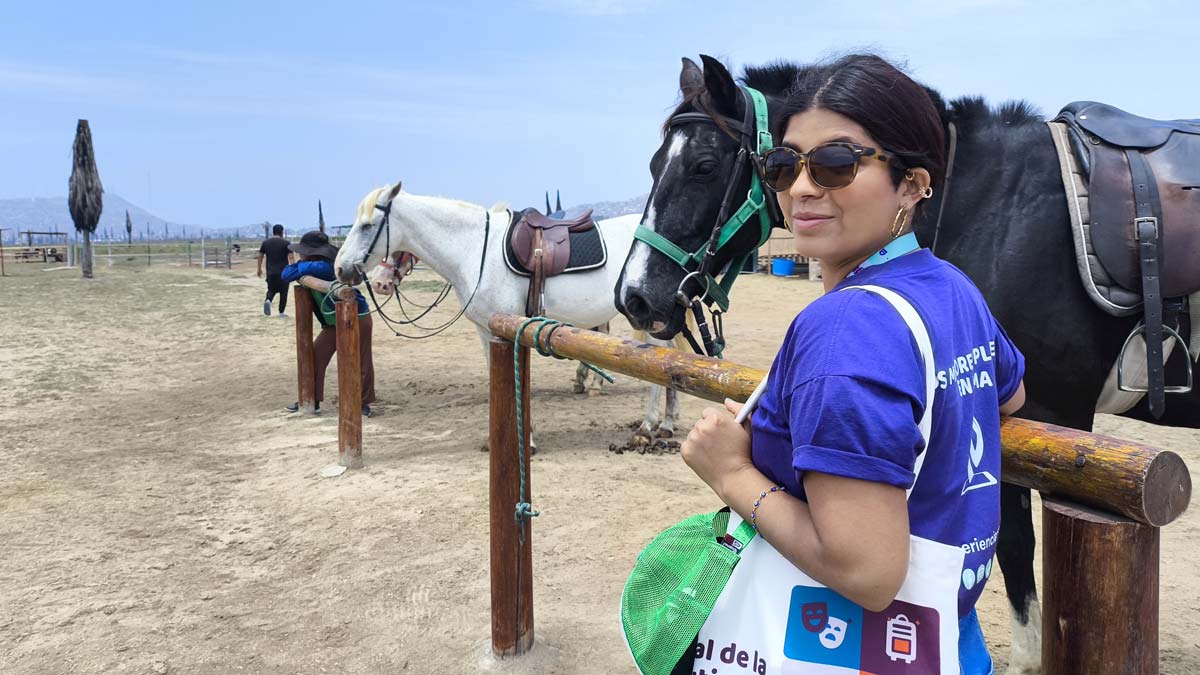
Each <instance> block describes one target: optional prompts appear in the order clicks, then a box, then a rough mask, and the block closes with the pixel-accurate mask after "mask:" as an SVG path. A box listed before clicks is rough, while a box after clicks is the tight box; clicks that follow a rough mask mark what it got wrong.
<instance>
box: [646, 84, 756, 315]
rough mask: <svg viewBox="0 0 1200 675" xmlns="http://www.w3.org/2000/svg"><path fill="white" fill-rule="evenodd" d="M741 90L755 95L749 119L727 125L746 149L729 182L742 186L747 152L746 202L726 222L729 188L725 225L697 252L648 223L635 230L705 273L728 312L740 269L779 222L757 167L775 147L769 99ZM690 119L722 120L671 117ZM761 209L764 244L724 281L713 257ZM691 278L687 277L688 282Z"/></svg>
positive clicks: (692, 272)
mask: <svg viewBox="0 0 1200 675" xmlns="http://www.w3.org/2000/svg"><path fill="white" fill-rule="evenodd" d="M741 91H742V94H743V98H744V99H749V100H748V101H747V105H746V119H745V120H744V121H743V122H742V123H738V122H737V121H736V120H725V124H726V126H729V127H732V128H734V129H736V130H737V131H738V132H739V133H740V135H741V138H742V149H741V151H740V152H739V153H738V161H737V162H736V163H735V165H734V168H733V175H732V176H731V177H730V182H729V184H728V186H727V187H726V190H727V191H732V190H733V189H734V188H735V186H736V183H737V178H738V176H739V175H740V172H741V170H742V164H743V160H742V157H743V156H744V155H745V156H746V160H745V161H748V163H749V164H750V191H749V192H748V193H747V195H746V199H745V201H743V202H742V205H741V206H740V207H739V208H738V209H737V211H735V212H734V213H733V215H732V216H730V217H729V218H728V220H724V222H723V223H721V221H722V220H723V219H724V218H725V214H726V210H727V206H728V193H727V195H726V199H725V200H724V203H723V204H722V209H721V214H720V216H719V217H718V219H717V221H718V223H721V224H720V225H719V228H718V229H716V230H714V232H713V237H712V239H711V240H710V241H709V242H708V243H707V244H705V245H704V246H701V247H700V248H698V249H696V251H694V252H692V253H688V252H687V251H685V250H684V249H682V248H680V247H679V246H678V245H676V244H675V243H674V242H672V241H670V240H669V239H667V238H666V237H664V236H662V235H661V234H659V233H657V232H655V231H654V230H651V229H650V228H648V227H646V226H645V225H639V226H638V228H637V230H635V231H634V233H633V237H634V239H636V240H638V241H641V242H645V243H646V244H647V245H648V246H650V247H651V248H653V249H654V250H656V251H658V252H659V253H662V254H663V255H665V256H667V257H668V258H670V259H671V260H674V261H675V263H676V264H677V265H679V266H680V267H682V268H683V269H684V271H686V272H688V277H691V276H697V277H699V278H700V280H701V281H702V282H703V283H704V288H705V295H707V296H708V297H709V298H711V299H712V301H713V302H715V303H716V305H717V307H718V308H719V309H720V311H722V312H726V311H728V310H729V289H730V288H732V287H733V282H734V280H735V279H737V276H738V274H739V273H740V272H741V270H742V268H743V267H744V266H745V264H746V261H747V260H749V259H750V256H752V255H753V254H754V251H755V250H757V249H758V247H759V246H762V245H763V244H764V243H766V241H767V239H769V238H770V236H771V227H772V224H773V223H772V214H771V209H770V207H769V206H768V204H767V195H766V193H765V192H764V190H763V186H762V181H761V180H760V178H759V171H758V170H757V165H758V158H759V157H761V156H762V155H763V153H765V152H766V151H767V150H770V149H771V148H772V147H773V146H774V142H773V140H772V138H771V132H770V130H769V127H768V121H767V100H766V98H765V97H764V96H763V95H762V93H761V92H759V91H758V90H756V89H752V88H750V87H741ZM689 123H707V124H717V122H716V120H715V119H713V118H712V117H711V116H709V115H707V114H705V113H680V114H678V115H675V116H674V117H672V118H671V119H670V120H669V121H668V126H669V127H673V126H677V125H682V124H689ZM756 214H757V215H758V225H759V237H758V244H757V245H755V247H754V248H753V249H751V250H750V251H747V252H746V253H744V254H742V255H740V256H738V257H737V258H735V259H734V260H733V261H732V262H730V264H729V267H728V269H727V270H726V272H725V276H724V277H723V278H722V279H721V280H720V281H717V280H716V279H715V278H714V277H713V271H712V270H710V269H708V267H709V265H711V264H712V260H713V258H715V257H716V254H717V253H718V252H720V251H721V249H722V248H724V247H725V245H726V244H727V243H729V240H731V239H733V237H734V236H735V235H736V234H737V233H738V232H740V231H741V229H742V228H743V227H745V226H746V225H747V224H749V223H750V221H751V220H752V219H753V218H754V216H755V215H756ZM688 277H685V279H684V282H685V283H686V281H687V278H688ZM682 288H683V285H682V284H681V285H680V290H682ZM701 297H703V296H701Z"/></svg>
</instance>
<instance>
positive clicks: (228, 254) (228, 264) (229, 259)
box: [225, 237, 233, 270]
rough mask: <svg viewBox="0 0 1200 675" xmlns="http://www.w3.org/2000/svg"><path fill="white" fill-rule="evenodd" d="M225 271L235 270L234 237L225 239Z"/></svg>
mask: <svg viewBox="0 0 1200 675" xmlns="http://www.w3.org/2000/svg"><path fill="white" fill-rule="evenodd" d="M225 269H227V270H231V269H233V237H225Z"/></svg>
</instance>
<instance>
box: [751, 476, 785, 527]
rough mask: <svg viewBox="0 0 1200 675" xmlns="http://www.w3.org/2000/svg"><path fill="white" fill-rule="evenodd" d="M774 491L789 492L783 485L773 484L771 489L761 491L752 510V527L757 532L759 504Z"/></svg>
mask: <svg viewBox="0 0 1200 675" xmlns="http://www.w3.org/2000/svg"><path fill="white" fill-rule="evenodd" d="M772 492H787V488H786V487H784V486H782V485H772V486H771V489H770V490H765V491H763V492H761V493H759V495H758V499H755V500H754V508H753V509H751V510H750V527H751V529H753V530H754V531H756V532H757V531H758V523H757V522H756V521H757V519H758V505H759V504H760V503H762V500H764V499H766V498H767V495H769V494H771V493H772Z"/></svg>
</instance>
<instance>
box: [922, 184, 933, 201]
mask: <svg viewBox="0 0 1200 675" xmlns="http://www.w3.org/2000/svg"><path fill="white" fill-rule="evenodd" d="M921 196H922V197H924V198H925V199H929V198H930V197H932V196H933V188H932V187H930V186H928V185H926V186H925V189H924V190H921Z"/></svg>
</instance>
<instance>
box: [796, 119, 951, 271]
mask: <svg viewBox="0 0 1200 675" xmlns="http://www.w3.org/2000/svg"><path fill="white" fill-rule="evenodd" d="M832 141H842V142H850V143H857V144H859V145H863V146H866V147H869V148H875V149H876V150H877V151H878V152H881V153H884V154H886V153H887V151H886V150H885V149H884V148H882V147H880V145H879V143H878V142H877V141H876V140H875V139H874V138H872V137H871V136H870V135H869V134H868V133H867V132H866V131H865V130H864V129H863V128H862V127H861V126H859V124H858V123H857V122H855V121H853V120H851V119H850V118H848V117H845V116H844V115H841V114H839V113H835V112H832V111H829V110H821V109H819V108H818V109H813V110H808V111H806V112H803V113H799V114H797V115H794V116H793V117H792V118H791V119H790V120H789V121H788V125H787V130H786V131H785V133H784V136H783V141H782V144H783V145H786V146H788V147H790V148H792V149H793V150H796V151H797V152H802V153H807V152H810V151H811V150H812V149H813V148H815V147H818V146H820V145H823V144H825V143H829V142H832ZM921 173H922V174H924V172H923V171H921ZM925 175H926V176H927V174H925ZM925 180H926V181H927V180H928V179H927V178H926V179H925ZM918 182H920V178H918V180H916V181H910V180H903V181H901V182H900V186H899V187H896V186H894V185H893V184H892V178H891V173H890V169H889V166H888V165H887V164H885V163H884V162H881V161H879V160H877V159H874V158H871V157H862V158H860V159H859V162H858V174H857V175H856V176H855V178H854V181H853V182H852V183H850V185H848V186H847V187H844V188H840V189H837V190H826V189H824V188H821V187H819V186H817V185H815V184H814V183H813V182H812V179H811V178H809V175H808V170H807V166H806V167H805V168H804V170H802V171H801V172H800V175H799V177H797V178H796V182H795V183H793V184H792V186H791V187H790V188H789V189H788V190H786V191H785V192H779V193H777V194H776V196H777V198H778V199H779V207H780V209H781V210H782V211H783V216H784V218H786V219H787V222H788V225H789V226H790V227H791V228H792V232H793V234H794V235H795V238H796V251H797V253H799V254H800V255H802V256H805V257H809V258H817V259H819V260H821V261H822V262H823V263H824V264H825V265H827V266H835V267H841V266H848V265H849V266H852V265H857V264H858V263H860V262H862V261H863V260H865V259H866V258H868V257H870V255H871V254H872V253H874V252H875V251H877V250H879V248H881V247H882V246H884V245H885V244H887V242H888V241H890V240H891V239H892V235H891V229H892V226H893V223H895V220H896V212H897V211H898V210H899V209H900V207H901V206H904V207H905V208H906V209H909V210H911V209H912V206H913V204H915V203H916V201H917V197H918V195H917V194H916V192H917V190H919V189H920V188H918V187H916V183H918ZM926 184H927V183H926Z"/></svg>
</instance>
